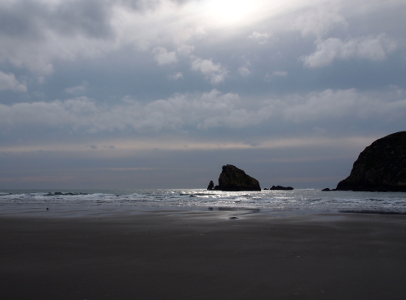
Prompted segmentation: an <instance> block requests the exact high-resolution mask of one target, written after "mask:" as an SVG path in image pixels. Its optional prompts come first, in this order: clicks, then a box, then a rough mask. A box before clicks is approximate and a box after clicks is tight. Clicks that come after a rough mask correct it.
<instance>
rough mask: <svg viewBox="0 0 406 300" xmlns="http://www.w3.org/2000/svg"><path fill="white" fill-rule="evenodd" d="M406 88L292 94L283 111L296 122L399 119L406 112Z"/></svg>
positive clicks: (284, 104)
mask: <svg viewBox="0 0 406 300" xmlns="http://www.w3.org/2000/svg"><path fill="white" fill-rule="evenodd" d="M405 98H406V91H405V90H402V89H397V91H396V92H395V93H393V92H392V91H391V92H386V93H374V92H369V93H368V92H359V91H357V90H356V89H347V90H335V91H334V90H331V89H327V90H325V91H323V92H313V93H309V94H307V95H305V96H298V95H296V96H295V97H291V98H290V99H288V100H287V101H286V102H284V103H283V105H282V106H285V107H284V108H282V107H281V106H280V109H282V110H283V114H284V116H285V118H286V119H287V120H290V121H294V122H309V121H325V120H332V119H340V118H344V117H352V118H354V119H364V120H367V119H370V120H371V121H372V122H373V120H375V118H380V119H386V120H388V119H396V118H401V116H402V115H404V114H405V113H406V100H405Z"/></svg>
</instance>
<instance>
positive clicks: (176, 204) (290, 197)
mask: <svg viewBox="0 0 406 300" xmlns="http://www.w3.org/2000/svg"><path fill="white" fill-rule="evenodd" d="M163 210H165V211H168V210H169V211H182V210H189V211H190V210H198V211H216V210H222V211H247V212H251V213H268V214H274V215H277V216H282V217H283V216H289V215H292V214H294V215H301V214H309V213H338V212H348V213H351V212H363V213H377V214H378V213H379V214H406V193H403V192H351V191H329V192H324V191H321V190H317V189H295V190H292V191H274V190H263V191H258V192H223V191H207V190H204V189H135V190H129V189H125V190H124V189H122V190H0V215H26V216H31V215H32V216H35V215H37V216H44V215H52V216H67V217H72V216H86V215H110V214H111V215H112V214H116V213H125V214H140V213H145V212H150V211H163Z"/></svg>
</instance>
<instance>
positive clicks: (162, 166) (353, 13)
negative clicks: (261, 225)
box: [0, 0, 406, 189]
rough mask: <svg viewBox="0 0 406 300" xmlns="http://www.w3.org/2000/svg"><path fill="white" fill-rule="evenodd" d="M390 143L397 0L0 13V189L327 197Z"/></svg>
mask: <svg viewBox="0 0 406 300" xmlns="http://www.w3.org/2000/svg"><path fill="white" fill-rule="evenodd" d="M404 130H406V2H405V1H404V0H387V1H381V0H380V1H377V0H342V1H340V0H308V1H299V0H280V1H279V0H275V1H271V0H267V1H262V0H250V1H241V0H148V1H146V0H87V1H82V0H3V1H1V2H0V189H51V188H57V189H84V188H100V189H101V188H105V189H112V188H120V189H135V188H206V187H207V185H208V183H209V181H210V180H213V181H215V182H217V179H218V176H219V174H220V172H221V166H222V165H225V164H233V165H235V166H237V167H239V168H241V169H243V170H245V171H246V173H247V174H249V175H251V176H253V177H255V178H256V179H258V180H259V182H260V184H261V187H263V188H265V187H270V186H272V185H289V186H293V187H295V188H325V187H329V188H335V186H336V185H337V183H338V182H339V181H340V180H342V179H344V178H345V177H347V176H348V175H349V173H350V171H351V168H352V164H353V163H354V161H355V160H356V158H357V157H358V155H359V153H360V152H361V151H362V150H363V149H364V148H365V147H366V146H368V145H370V144H371V143H372V142H373V141H374V140H376V139H378V138H380V137H383V136H386V135H388V134H390V133H394V132H397V131H404Z"/></svg>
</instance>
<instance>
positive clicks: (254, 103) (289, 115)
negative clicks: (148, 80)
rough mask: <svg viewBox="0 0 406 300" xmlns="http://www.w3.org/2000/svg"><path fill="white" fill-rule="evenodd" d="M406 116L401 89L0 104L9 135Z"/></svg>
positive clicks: (0, 123)
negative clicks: (107, 102) (17, 130)
mask: <svg viewBox="0 0 406 300" xmlns="http://www.w3.org/2000/svg"><path fill="white" fill-rule="evenodd" d="M405 114H406V91H405V90H403V89H400V88H393V89H392V90H390V91H387V92H385V93H372V92H371V93H367V92H359V91H357V90H356V89H348V90H331V89H328V90H325V91H322V92H313V93H309V94H305V95H291V96H286V97H284V98H281V99H267V100H265V101H264V100H260V99H252V98H241V97H240V96H239V95H238V94H235V93H225V94H223V93H221V92H219V91H218V90H216V89H213V90H212V91H211V92H209V93H202V94H176V95H174V96H173V97H170V98H168V99H165V100H156V101H153V102H150V103H147V104H144V103H141V102H139V101H135V100H132V99H130V98H129V97H125V98H123V101H122V102H121V103H119V104H115V105H114V106H110V107H107V106H105V105H97V104H96V102H95V101H94V100H92V99H89V98H87V97H78V98H73V99H68V100H64V101H60V100H55V101H53V102H34V103H18V104H13V105H4V104H0V126H1V127H2V128H3V129H4V128H8V130H12V129H13V128H20V127H27V129H28V128H31V127H33V128H38V126H39V127H41V126H48V127H50V128H53V129H59V130H64V131H66V130H68V131H69V130H80V131H83V130H86V131H87V132H90V133H96V132H105V131H107V132H112V131H117V130H119V131H122V130H135V131H140V132H145V131H161V130H184V129H187V128H195V129H198V130H199V129H200V130H205V129H210V128H218V127H226V128H227V127H228V128H246V127H250V126H255V125H258V124H262V123H264V122H278V123H280V122H288V123H290V122H292V121H293V122H295V123H303V122H310V123H313V122H316V124H315V125H314V126H318V127H321V126H323V124H328V123H329V122H331V120H334V119H336V120H340V119H342V118H353V119H354V120H358V119H363V120H370V121H371V122H374V120H376V118H380V119H384V120H389V121H390V120H403V118H404V115H405ZM323 122H327V123H323ZM27 125H28V126H27ZM314 126H313V127H314Z"/></svg>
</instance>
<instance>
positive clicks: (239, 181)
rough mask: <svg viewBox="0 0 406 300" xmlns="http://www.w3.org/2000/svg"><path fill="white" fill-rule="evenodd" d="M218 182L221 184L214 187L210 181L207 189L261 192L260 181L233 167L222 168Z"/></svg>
mask: <svg viewBox="0 0 406 300" xmlns="http://www.w3.org/2000/svg"><path fill="white" fill-rule="evenodd" d="M218 182H219V184H218V185H216V186H214V183H213V181H210V183H209V186H208V188H207V189H208V190H220V191H261V187H260V185H259V182H258V180H256V179H255V178H253V177H251V176H249V175H247V174H246V173H245V172H244V171H243V170H241V169H239V168H237V167H235V166H233V165H225V166H223V167H222V172H221V174H220V177H219V179H218Z"/></svg>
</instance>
